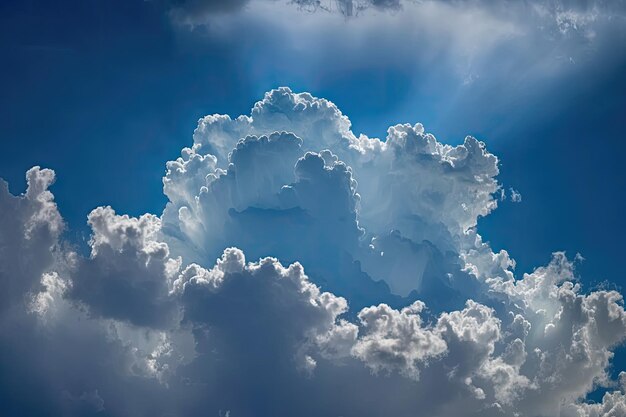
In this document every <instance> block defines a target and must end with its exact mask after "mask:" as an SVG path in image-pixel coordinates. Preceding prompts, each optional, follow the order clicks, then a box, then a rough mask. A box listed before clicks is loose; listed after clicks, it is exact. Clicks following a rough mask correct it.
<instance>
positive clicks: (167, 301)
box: [0, 88, 626, 417]
mask: <svg viewBox="0 0 626 417" xmlns="http://www.w3.org/2000/svg"><path fill="white" fill-rule="evenodd" d="M166 167H167V172H166V175H165V177H164V178H163V190H164V193H165V195H166V196H167V197H168V199H169V202H168V204H167V207H166V208H165V210H164V212H163V213H161V214H160V215H155V214H145V215H142V216H139V217H130V216H128V215H124V214H117V213H116V212H115V211H114V210H113V209H112V208H110V207H99V208H96V209H95V210H93V211H92V212H91V213H90V214H89V216H88V224H89V226H90V227H91V230H92V235H91V239H90V240H89V242H88V245H89V249H90V253H88V254H86V255H82V254H81V251H79V250H76V249H75V248H73V246H72V245H70V244H67V243H66V242H64V241H63V239H62V237H61V232H62V230H63V220H62V218H61V215H60V214H59V212H58V210H57V207H56V205H55V203H54V199H53V196H52V194H51V193H50V191H48V187H49V186H50V185H52V183H53V180H54V173H53V172H52V171H50V170H42V169H40V168H33V169H32V170H30V171H29V172H28V174H27V178H28V189H27V191H26V193H25V194H23V195H20V196H13V195H12V194H11V193H9V191H8V186H7V185H6V183H4V182H3V183H2V184H1V187H0V208H1V209H2V212H3V214H5V215H3V216H2V218H1V220H0V249H1V250H0V265H1V267H0V268H2V269H0V272H1V274H0V279H1V282H2V285H3V288H5V291H3V295H2V309H1V310H0V369H1V372H0V388H1V389H0V405H2V407H3V409H4V410H8V412H9V413H18V410H19V412H20V413H23V412H27V413H28V414H29V415H34V416H36V415H47V414H50V413H53V414H55V415H69V416H87V415H111V416H117V415H120V416H122V415H124V416H127V415H147V414H150V415H163V416H167V415H180V416H192V415H198V414H199V413H203V414H208V415H220V413H221V415H224V414H229V415H232V416H256V415H277V416H282V415H285V416H287V415H303V416H319V415H359V416H375V415H397V416H410V415H414V414H415V413H416V412H418V411H419V412H420V413H424V414H427V415H429V416H435V417H449V416H457V415H467V416H498V415H517V416H544V415H545V416H561V417H571V416H576V417H582V416H584V417H592V416H594V417H595V416H618V415H622V414H623V412H624V404H625V402H624V398H625V396H624V391H623V390H624V384H623V380H624V377H623V374H622V376H621V377H620V381H619V382H618V381H612V380H611V377H610V375H609V373H608V369H609V368H610V366H611V360H612V358H613V355H614V351H615V348H616V347H617V346H619V345H620V344H621V343H622V342H623V341H624V339H625V338H626V311H625V310H624V302H623V298H622V296H621V295H620V294H619V293H618V292H616V291H609V290H597V291H593V292H585V291H583V288H582V286H581V284H580V283H579V282H578V280H577V277H576V274H575V269H574V264H573V263H572V262H571V261H570V260H568V258H567V257H566V256H565V254H563V253H559V252H557V253H555V254H554V255H553V259H552V261H551V262H550V263H549V264H548V265H546V266H543V267H539V268H537V269H535V270H534V271H532V272H530V273H526V274H523V275H521V276H520V275H517V277H516V274H515V273H514V268H515V261H514V260H513V259H512V258H511V256H510V255H509V254H508V253H507V252H506V251H504V250H502V251H500V252H494V251H493V250H492V248H491V247H490V246H489V244H488V243H486V242H484V241H483V240H482V238H481V236H480V234H479V233H478V230H477V224H478V219H479V218H480V217H481V216H487V215H489V213H490V212H491V211H493V210H494V209H496V208H497V203H498V196H499V195H500V192H501V191H502V186H501V185H500V184H499V183H498V182H497V179H496V178H497V175H498V173H499V168H498V159H497V157H496V156H495V155H493V154H491V153H490V152H489V151H488V150H487V149H486V146H485V144H484V143H482V142H480V141H479V140H477V139H475V138H472V137H468V138H466V139H465V141H464V142H463V143H462V144H460V145H457V146H450V145H446V144H443V143H441V142H439V141H438V140H437V139H436V138H435V137H434V136H433V135H431V134H429V133H427V132H426V131H425V129H424V127H423V126H422V125H421V124H415V125H408V124H400V125H395V126H392V127H390V128H389V129H388V133H387V137H386V139H385V140H380V139H378V138H370V137H367V136H364V135H360V136H357V135H355V134H354V133H353V131H352V128H351V124H350V121H349V119H348V118H347V117H346V116H345V115H343V114H342V113H341V112H340V111H339V109H338V108H337V107H336V106H335V105H334V104H333V103H331V102H330V101H328V100H324V99H318V98H316V97H313V96H312V95H310V94H308V93H294V92H292V91H291V90H289V89H287V88H281V89H277V90H273V91H270V92H268V93H267V94H266V95H265V97H264V98H263V99H262V100H261V101H259V102H258V103H256V104H255V106H254V108H253V109H252V111H251V113H250V115H244V116H239V117H237V118H234V119H233V118H231V117H229V116H224V115H212V116H207V117H204V118H202V119H200V121H199V123H198V127H197V129H196V131H195V132H194V137H193V143H192V144H191V146H190V147H189V148H185V149H183V150H182V152H181V156H180V157H179V158H177V159H175V160H173V161H170V162H168V163H167V165H166ZM13 358H16V359H13ZM598 387H604V388H606V389H608V391H607V392H606V394H605V395H604V398H603V400H602V402H601V403H595V404H594V403H588V402H587V401H586V396H587V394H588V393H589V392H591V391H593V390H594V389H596V388H598ZM616 387H617V388H618V389H615V388H616ZM32 392H37V393H38V395H39V398H38V401H37V402H33V401H31V395H30V394H29V393H32Z"/></svg>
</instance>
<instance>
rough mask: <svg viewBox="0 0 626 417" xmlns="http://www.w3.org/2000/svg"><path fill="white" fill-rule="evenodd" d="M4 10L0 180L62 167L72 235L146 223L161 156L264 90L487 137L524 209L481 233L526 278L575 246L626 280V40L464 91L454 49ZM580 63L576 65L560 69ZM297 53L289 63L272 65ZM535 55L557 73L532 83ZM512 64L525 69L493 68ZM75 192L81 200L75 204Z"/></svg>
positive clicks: (152, 12)
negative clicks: (295, 39)
mask: <svg viewBox="0 0 626 417" xmlns="http://www.w3.org/2000/svg"><path fill="white" fill-rule="evenodd" d="M2 7H3V9H4V10H3V13H2V16H3V17H2V21H3V24H2V38H1V39H2V40H1V42H2V45H1V48H2V54H3V55H4V57H5V59H4V61H5V62H6V65H4V66H3V67H2V69H1V70H0V71H1V72H2V74H1V81H0V82H2V91H4V94H2V97H1V98H0V100H2V108H3V109H5V110H4V111H3V112H2V116H1V117H2V119H1V121H2V132H3V133H2V136H3V138H2V142H3V152H2V155H1V156H0V158H2V160H1V161H0V162H1V163H0V170H1V171H0V176H1V177H3V178H5V179H7V180H8V181H9V183H10V184H11V187H12V190H13V191H14V192H16V193H19V192H21V190H23V189H24V185H25V183H24V179H23V172H25V171H26V170H27V169H28V168H29V167H31V166H33V165H36V164H39V165H42V166H46V167H51V168H54V169H55V170H56V172H57V175H58V176H59V177H60V178H61V179H62V181H59V183H58V184H56V185H55V194H56V195H57V200H58V201H59V205H60V206H61V208H62V210H63V213H64V215H65V218H66V219H67V221H68V222H69V223H70V225H71V226H72V230H83V231H84V229H82V228H83V227H85V219H86V215H87V213H88V212H89V211H90V210H91V209H93V208H94V207H96V206H98V205H102V204H110V205H112V206H113V207H114V208H116V209H118V210H120V211H122V212H127V213H129V214H134V215H139V214H142V213H144V212H154V211H159V210H160V209H161V208H162V207H163V205H164V203H165V199H164V197H163V194H162V191H161V184H160V178H161V176H162V174H163V172H164V161H166V160H168V159H172V158H173V157H175V156H176V154H177V153H178V150H179V149H180V148H181V147H183V146H185V145H187V144H188V143H189V138H190V136H191V133H192V132H193V129H194V128H195V123H196V120H197V119H198V118H199V117H201V116H203V115H205V114H211V113H226V114H230V115H233V116H235V115H238V114H245V113H247V112H248V109H249V108H250V107H251V106H252V104H253V103H254V102H255V101H256V100H258V99H259V97H260V96H261V95H262V94H263V92H265V91H267V90H269V89H271V88H275V87H278V86H282V85H287V86H290V87H291V88H292V89H293V90H294V91H310V92H312V93H314V94H316V95H317V96H320V97H326V98H328V99H330V100H331V101H333V102H334V103H336V104H337V105H338V106H339V107H340V108H341V109H342V110H343V112H344V113H345V114H346V115H348V116H349V117H350V120H351V121H352V123H353V125H354V130H355V132H360V133H365V134H367V135H369V136H378V137H381V138H382V137H384V136H385V134H386V128H387V126H389V125H392V124H394V123H405V122H409V123H415V122H421V123H423V124H424V125H425V127H426V129H427V130H428V131H429V132H432V133H434V134H435V135H436V136H437V137H438V138H439V139H440V140H443V141H445V142H448V143H460V142H461V141H462V139H463V137H464V136H465V135H474V136H476V137H478V138H479V139H481V140H484V141H485V142H486V143H487V144H488V146H489V149H490V150H492V152H494V153H495V154H496V155H498V156H499V158H500V159H501V161H502V170H501V174H500V179H501V182H502V183H503V184H505V186H506V187H509V186H510V187H514V188H515V189H518V190H519V191H520V192H521V193H522V195H523V204H515V205H511V204H506V203H505V204H503V205H502V206H501V208H500V209H499V210H497V211H495V212H494V213H493V214H492V215H491V216H489V217H488V218H486V219H484V220H483V221H482V224H483V227H482V231H483V234H484V236H486V237H487V238H488V239H489V240H491V241H492V242H493V244H494V246H495V247H502V248H504V247H506V248H508V249H509V250H510V252H511V253H512V254H514V256H515V258H516V259H517V260H518V262H519V263H520V266H521V268H522V269H521V270H522V271H524V272H526V271H529V270H530V269H531V268H533V267H534V266H536V265H539V264H542V263H543V262H545V260H546V259H548V257H549V254H550V253H551V252H552V251H555V250H567V251H568V252H570V253H576V252H580V253H581V254H583V256H584V257H585V258H587V259H588V261H589V262H587V263H585V264H584V265H583V267H582V270H583V271H584V272H585V273H584V276H585V278H587V279H590V280H593V282H596V281H601V280H605V279H607V280H610V281H612V282H614V283H619V282H621V280H622V279H623V278H622V277H621V274H620V264H621V263H620V260H619V258H620V257H619V253H620V252H621V251H622V249H623V247H624V246H623V243H622V239H621V238H620V235H621V233H619V232H618V231H621V230H624V229H625V228H626V224H625V221H624V217H623V215H622V212H623V208H624V204H625V203H624V201H623V198H622V197H621V195H620V190H622V189H624V180H625V178H626V172H625V171H624V170H625V168H624V166H623V164H622V163H621V155H622V154H623V152H624V150H625V149H624V146H625V145H624V143H623V141H622V140H621V139H622V136H623V131H624V130H623V129H624V127H625V123H626V122H625V119H626V117H625V116H624V111H625V110H624V109H626V81H624V77H623V75H622V74H623V72H624V68H625V65H626V54H625V51H624V48H623V47H620V45H623V42H624V33H623V31H619V32H617V34H616V35H613V34H611V36H610V37H608V35H607V37H608V39H602V38H601V39H597V40H596V41H595V44H592V45H587V46H586V49H584V50H583V52H580V51H579V50H578V49H574V48H573V47H571V46H569V45H565V46H564V45H557V46H556V47H555V49H554V50H553V51H551V53H550V54H544V53H543V51H537V52H536V54H533V52H532V51H525V50H523V48H522V46H519V45H515V44H514V43H513V44H512V45H507V46H508V47H511V48H515V49H513V51H508V52H507V51H505V52H502V53H501V57H502V58H501V59H502V61H503V62H498V61H497V60H495V62H490V63H489V65H487V66H486V68H480V71H482V72H479V73H478V75H479V77H478V78H477V80H476V81H475V82H474V83H473V84H472V85H463V80H462V79H460V78H459V76H458V74H456V73H455V69H454V68H451V65H450V64H449V63H448V62H446V61H447V60H448V59H447V58H443V56H445V54H446V53H447V51H445V49H443V50H442V52H440V55H441V56H442V57H441V58H438V57H434V58H430V57H429V58H424V59H422V60H420V59H417V61H416V63H415V62H413V63H412V64H411V65H406V63H407V62H410V61H411V59H410V58H405V57H399V58H396V59H389V60H388V61H386V62H377V61H378V60H377V59H376V58H377V56H379V55H382V56H384V57H385V58H388V56H387V55H389V54H386V53H381V52H378V51H376V50H373V51H371V52H370V54H371V57H372V58H371V60H370V59H362V58H361V57H359V56H358V55H359V54H360V51H357V52H354V55H355V56H357V57H356V58H355V57H351V56H347V57H346V56H342V55H340V54H333V52H334V51H332V50H331V51H325V52H323V53H322V54H321V55H322V58H317V57H315V56H314V55H315V54H316V52H315V51H308V50H305V49H300V50H298V49H297V48H296V47H292V48H289V47H286V46H284V43H283V42H281V40H280V39H274V38H273V35H272V33H269V34H268V33H266V32H265V31H258V32H260V33H257V32H255V30H254V28H250V29H248V28H244V29H243V30H242V31H241V32H242V33H238V34H237V35H236V37H235V38H230V39H224V37H219V36H212V34H211V33H210V32H209V30H208V29H205V28H203V27H196V28H194V29H191V30H190V29H189V28H187V27H181V26H177V25H176V24H175V23H172V20H171V19H170V18H169V17H168V15H167V9H164V7H162V5H160V4H156V3H155V2H140V1H136V2H135V1H133V2H107V3H105V2H98V1H93V2H68V4H67V6H66V7H62V8H61V7H58V6H57V5H51V4H48V3H47V2H24V3H23V2H19V3H13V2H7V3H5V4H4V5H3V6H2ZM304 18H306V16H305V17H304ZM345 23H346V25H350V24H352V22H345ZM476 23H477V24H479V23H480V22H478V21H477V22H476ZM346 33H347V34H349V33H350V31H349V30H346ZM216 38H217V39H216ZM428 40H429V39H428V38H426V39H425V40H424V42H427V41H428ZM307 41H308V40H307ZM303 42H304V41H303ZM329 42H330V41H329ZM522 42H523V40H522V41H519V43H522ZM324 45H325V44H323V45H321V46H318V47H319V48H323V47H324ZM304 47H308V46H307V45H305V46H303V47H302V48H304ZM416 47H417V45H416ZM524 47H527V46H524ZM558 47H561V48H562V49H558ZM235 49H241V50H243V52H242V53H240V52H238V51H236V50H235ZM292 49H296V50H295V51H293V50H292ZM337 49H340V48H339V47H337ZM494 53H495V54H499V52H494ZM568 53H578V54H579V56H580V58H579V57H578V56H576V57H575V60H574V58H572V60H573V62H569V61H567V62H565V63H563V62H560V61H561V60H563V59H564V58H563V57H564V56H565V55H567V54H568ZM285 54H292V55H291V56H290V58H289V59H288V60H286V59H285V60H282V61H279V62H273V61H274V60H275V59H276V56H283V55H285ZM546 55H547V56H546ZM496 56H497V55H496ZM279 59H282V58H279ZM322 59H324V61H323V62H320V61H321V60H322ZM567 59H569V57H568V58H567ZM299 60H302V61H303V62H302V63H300V64H299V63H298V61H299ZM538 60H545V61H548V63H549V64H553V63H556V64H555V65H557V66H558V68H557V69H556V70H554V72H550V73H545V74H539V75H528V73H529V72H530V71H529V69H528V67H529V66H532V65H535V66H536V65H537V64H536V62H537V61H538ZM579 60H580V62H578V61H579ZM353 61H356V62H353ZM359 61H362V62H359ZM518 61H519V62H518ZM551 61H554V62H551ZM515 63H516V64H517V67H516V68H513V72H508V71H507V72H506V73H504V74H503V73H501V72H500V69H499V68H498V66H499V65H502V66H506V65H513V64H515ZM433 67H434V68H436V70H433ZM311 68H313V69H311ZM318 70H319V72H318V73H317V74H315V72H316V71H318ZM477 71H478V70H477ZM423 79H426V80H427V81H426V82H425V81H422V80H423ZM364 86H367V88H364ZM122 149H124V150H125V151H121V150H122ZM138 154H141V157H140V158H137V155H138ZM547 178H549V180H547ZM78 190H80V194H81V198H80V199H76V198H72V196H73V195H75V194H76V192H77V191H78ZM85 233H86V232H85ZM539 236H541V238H538V237H539ZM600 242H601V244H600Z"/></svg>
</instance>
